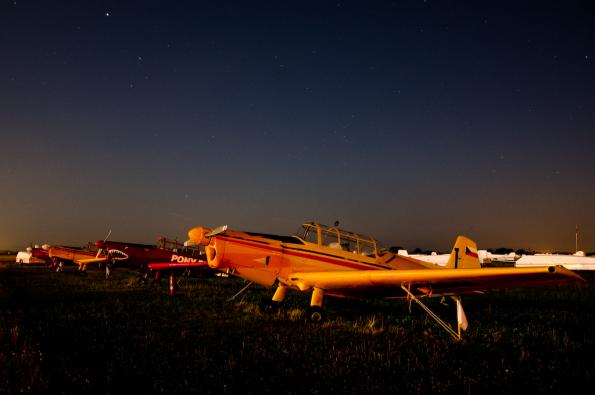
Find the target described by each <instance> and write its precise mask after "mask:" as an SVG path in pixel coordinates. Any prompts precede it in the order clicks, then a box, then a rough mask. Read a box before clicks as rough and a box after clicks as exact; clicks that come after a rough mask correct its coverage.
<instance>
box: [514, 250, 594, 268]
mask: <svg viewBox="0 0 595 395" xmlns="http://www.w3.org/2000/svg"><path fill="white" fill-rule="evenodd" d="M556 265H561V266H564V267H565V268H566V269H570V270H595V257H592V256H586V255H585V253H584V252H583V251H578V252H576V253H574V254H572V255H565V254H535V255H523V256H522V257H521V258H520V259H519V260H517V261H516V263H515V266H516V267H534V266H556Z"/></svg>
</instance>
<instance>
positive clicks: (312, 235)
mask: <svg viewBox="0 0 595 395" xmlns="http://www.w3.org/2000/svg"><path fill="white" fill-rule="evenodd" d="M188 236H189V238H190V240H189V241H188V242H187V243H188V244H190V245H198V244H200V245H203V246H205V250H206V255H207V261H208V264H209V266H211V267H212V268H214V269H218V270H221V271H226V272H227V273H228V274H233V275H236V276H239V277H242V278H244V279H246V280H249V281H251V282H254V283H257V284H260V285H263V286H268V287H271V286H274V285H276V286H277V288H276V291H275V294H274V295H273V298H272V302H271V304H272V305H276V304H278V303H279V302H281V301H283V299H284V298H285V296H286V294H287V291H288V290H289V289H294V290H298V291H301V292H311V293H312V297H311V302H310V307H309V308H308V310H307V315H306V317H307V318H308V319H309V320H311V321H320V320H322V319H323V311H322V302H323V298H324V296H336V297H370V296H371V297H383V298H406V299H408V300H412V301H414V302H416V303H417V304H419V305H420V306H421V307H422V308H423V309H424V310H425V311H426V312H427V313H428V314H429V315H430V316H432V318H434V319H435V320H436V321H437V322H438V323H439V324H440V325H441V326H443V327H444V328H445V329H446V330H447V331H448V332H449V333H450V334H451V335H452V336H453V337H455V338H457V339H460V337H461V329H462V330H465V329H466V328H467V320H466V318H465V314H464V312H463V309H462V306H461V302H460V295H463V294H472V293H481V291H483V290H486V289H489V288H507V287H522V286H536V285H553V284H562V283H568V282H571V281H576V280H582V278H581V277H580V276H578V275H577V274H575V273H573V272H571V271H569V270H567V269H564V268H563V267H561V266H557V267H536V268H527V269H524V268H523V269H521V268H511V267H507V268H481V266H480V263H479V259H478V257H477V246H476V244H475V243H474V242H473V241H472V240H470V239H468V238H466V237H464V236H459V237H458V238H457V240H456V242H455V245H454V248H453V250H452V252H451V255H450V259H449V261H448V264H447V265H446V266H445V267H439V266H436V265H433V264H431V263H426V262H422V261H419V260H416V259H413V258H410V257H406V256H400V255H396V254H393V253H391V252H388V251H386V250H384V249H379V247H378V244H377V242H376V240H374V239H373V238H370V237H366V236H362V235H358V234H355V233H352V232H347V231H344V230H341V229H339V228H337V227H336V226H335V227H329V226H325V225H320V224H317V223H314V222H309V223H305V224H303V225H302V227H301V228H300V230H299V231H298V233H297V234H296V235H294V236H277V235H270V234H261V233H252V232H240V231H233V230H228V229H227V226H223V227H219V228H216V229H211V228H205V227H201V226H199V227H196V228H193V229H191V230H190V231H189V232H188ZM435 296H452V297H453V298H454V299H455V300H456V303H457V320H458V331H455V330H453V329H452V328H451V327H450V326H449V325H448V324H446V323H445V322H444V321H442V320H441V319H440V318H439V317H438V316H436V315H435V314H434V313H433V312H432V311H431V310H430V309H429V308H428V307H427V306H426V305H425V304H424V303H422V302H421V300H420V298H423V297H435Z"/></svg>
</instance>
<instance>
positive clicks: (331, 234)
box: [296, 222, 377, 255]
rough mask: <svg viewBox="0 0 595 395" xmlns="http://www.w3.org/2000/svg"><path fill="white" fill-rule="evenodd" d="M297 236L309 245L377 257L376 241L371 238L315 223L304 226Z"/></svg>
mask: <svg viewBox="0 0 595 395" xmlns="http://www.w3.org/2000/svg"><path fill="white" fill-rule="evenodd" d="M296 236H298V237H299V238H301V239H302V240H304V241H306V242H308V243H313V244H318V245H320V246H322V247H328V248H334V249H337V250H342V251H349V252H352V253H354V254H360V255H375V254H376V253H377V251H376V240H374V239H373V238H371V237H367V236H362V235H358V234H356V233H353V232H348V231H345V230H341V229H339V228H337V227H332V226H326V225H321V224H316V223H314V222H310V223H306V224H303V225H302V226H301V227H300V229H299V230H298V231H297V232H296Z"/></svg>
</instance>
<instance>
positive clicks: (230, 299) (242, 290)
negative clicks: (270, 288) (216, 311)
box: [226, 281, 254, 302]
mask: <svg viewBox="0 0 595 395" xmlns="http://www.w3.org/2000/svg"><path fill="white" fill-rule="evenodd" d="M253 283H254V281H250V282H249V283H248V285H246V286H245V287H244V288H242V289H240V292H238V293H237V294H235V295H234V296H232V297H231V298H229V299H227V300H226V302H231V301H232V300H234V299H235V298H237V297H238V296H240V294H241V293H242V292H244V291H245V290H247V289H248V288H249V287H250V286H251V285H252V284H253Z"/></svg>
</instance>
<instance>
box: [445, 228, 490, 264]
mask: <svg viewBox="0 0 595 395" xmlns="http://www.w3.org/2000/svg"><path fill="white" fill-rule="evenodd" d="M457 258H458V259H457ZM445 267H446V268H447V269H479V268H480V267H481V264H480V263H479V257H478V255H477V244H475V242H474V241H473V240H471V239H469V238H467V237H465V236H458V237H457V241H455V245H454V247H453V249H452V252H451V253H450V257H449V258H448V263H447V264H446V266H445Z"/></svg>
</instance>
